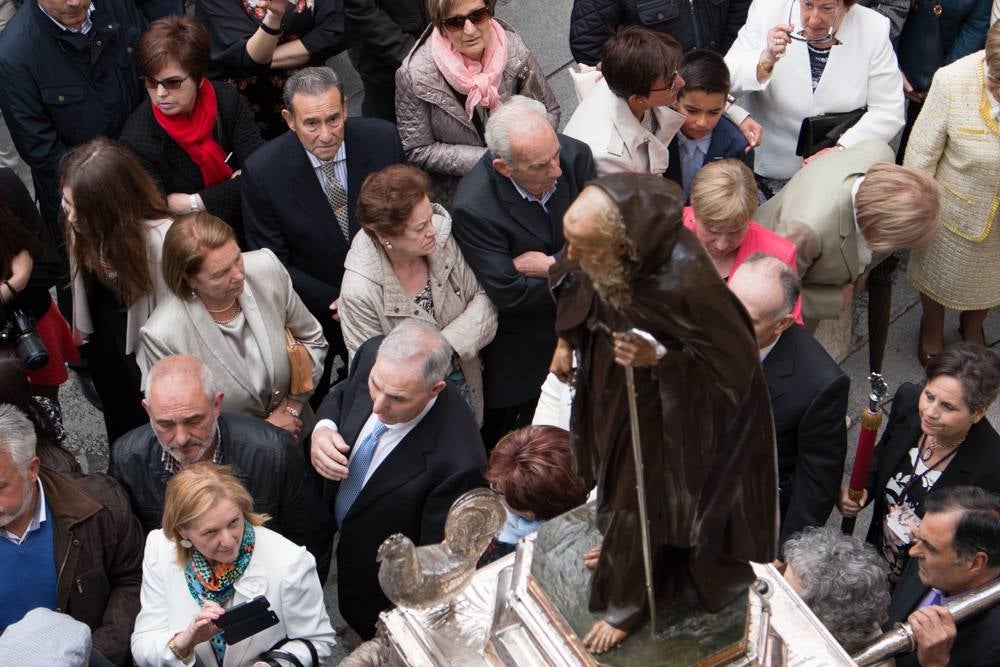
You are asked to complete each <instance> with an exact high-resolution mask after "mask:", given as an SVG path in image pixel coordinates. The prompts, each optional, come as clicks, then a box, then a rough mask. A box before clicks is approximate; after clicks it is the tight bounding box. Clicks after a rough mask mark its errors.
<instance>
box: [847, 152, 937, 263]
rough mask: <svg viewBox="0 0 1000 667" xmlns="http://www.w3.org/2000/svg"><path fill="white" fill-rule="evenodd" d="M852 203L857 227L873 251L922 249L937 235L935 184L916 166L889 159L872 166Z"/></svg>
mask: <svg viewBox="0 0 1000 667" xmlns="http://www.w3.org/2000/svg"><path fill="white" fill-rule="evenodd" d="M854 205H855V210H856V212H857V218H858V228H859V229H860V230H861V233H862V235H863V236H864V237H865V241H867V242H868V247H869V248H871V249H872V251H873V252H877V253H886V252H892V251H893V250H895V249H897V248H925V247H927V246H928V245H929V244H930V243H931V242H932V241H933V240H934V239H935V237H936V236H937V233H938V216H939V213H940V207H939V200H938V185H937V183H935V182H934V179H933V178H931V177H930V176H928V175H927V174H926V173H923V172H920V171H918V170H916V169H908V168H906V167H899V166H897V165H894V164H890V163H888V162H880V163H876V164H874V165H872V166H871V168H869V169H868V171H867V172H865V179H864V181H862V182H861V185H860V186H859V187H858V194H857V196H856V197H855V199H854Z"/></svg>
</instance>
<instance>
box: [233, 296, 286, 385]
mask: <svg viewBox="0 0 1000 667" xmlns="http://www.w3.org/2000/svg"><path fill="white" fill-rule="evenodd" d="M240 307H241V308H242V309H243V316H244V317H245V318H246V321H247V326H248V327H250V331H252V332H253V337H254V340H255V341H257V345H258V346H259V347H260V356H261V358H262V359H263V360H264V366H265V367H266V368H267V376H268V377H269V378H271V384H272V386H273V384H274V369H275V359H274V352H275V351H274V346H272V345H271V332H269V331H268V330H267V326H266V325H265V324H264V317H263V316H262V315H261V313H260V308H259V307H258V306H257V299H256V298H255V297H254V295H253V292H252V291H251V289H250V284H249V283H244V287H243V294H242V296H240ZM274 333H277V332H274ZM282 337H284V332H283V331H282Z"/></svg>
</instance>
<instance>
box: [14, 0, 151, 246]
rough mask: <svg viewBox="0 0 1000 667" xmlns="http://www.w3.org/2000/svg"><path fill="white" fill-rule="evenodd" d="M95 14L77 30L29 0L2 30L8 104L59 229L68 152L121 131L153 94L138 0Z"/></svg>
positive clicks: (49, 219)
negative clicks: (145, 71)
mask: <svg viewBox="0 0 1000 667" xmlns="http://www.w3.org/2000/svg"><path fill="white" fill-rule="evenodd" d="M91 20H92V21H93V26H94V27H93V28H92V29H91V31H90V33H89V34H88V35H80V34H75V33H70V32H67V31H65V30H62V29H61V28H59V26H57V25H56V24H55V23H53V22H52V20H51V19H50V18H49V17H48V16H46V15H45V14H44V13H43V12H42V10H41V9H40V8H39V7H38V3H37V1H36V0H27V2H25V4H24V5H22V6H21V9H20V10H18V12H17V15H16V16H14V18H13V19H11V21H10V23H9V24H8V25H7V28H6V29H5V30H4V31H3V34H2V35H0V108H2V109H3V116H4V120H5V121H6V122H7V127H8V128H9V129H10V135H11V137H12V138H13V139H14V146H15V147H16V148H17V152H18V154H20V156H21V159H23V160H24V161H25V162H26V163H27V164H28V166H30V167H31V173H32V176H33V178H34V181H35V193H36V195H37V196H38V200H39V204H40V208H41V212H42V219H43V220H44V221H45V222H46V224H48V225H50V231H52V232H55V233H56V234H58V229H57V228H56V220H57V219H58V212H59V200H60V195H59V192H58V184H57V178H58V174H57V169H58V167H59V161H60V160H61V159H62V156H63V154H64V153H65V152H66V151H67V150H68V149H69V148H72V147H73V146H76V145H78V144H82V143H84V142H86V141H88V140H90V139H93V138H94V137H96V136H98V135H105V136H109V137H112V138H114V137H117V136H118V133H119V132H120V131H121V129H122V127H124V125H125V121H126V120H128V117H129V115H130V114H131V113H132V110H133V109H135V107H136V106H137V105H138V104H139V102H141V101H142V100H143V99H146V93H145V91H144V90H143V87H142V84H141V83H140V81H139V71H138V70H137V69H136V65H135V58H134V57H133V54H132V52H133V51H134V50H135V46H136V43H137V42H138V41H139V37H140V35H142V32H143V30H144V29H145V27H146V20H145V19H144V18H143V16H142V14H141V13H140V12H139V10H138V8H137V7H136V5H135V3H134V2H132V0H101V1H100V2H98V3H96V4H95V9H94V12H93V14H92V16H91ZM56 238H58V239H61V238H62V236H61V234H58V235H57V236H56Z"/></svg>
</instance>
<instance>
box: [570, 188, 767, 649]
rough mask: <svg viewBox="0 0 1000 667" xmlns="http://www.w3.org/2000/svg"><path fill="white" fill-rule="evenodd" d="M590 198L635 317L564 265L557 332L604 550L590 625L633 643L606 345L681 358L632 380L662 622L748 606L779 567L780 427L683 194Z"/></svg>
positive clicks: (628, 524) (748, 338) (616, 405)
mask: <svg viewBox="0 0 1000 667" xmlns="http://www.w3.org/2000/svg"><path fill="white" fill-rule="evenodd" d="M591 185H595V186H597V187H599V188H600V189H601V190H603V191H604V192H605V193H607V194H608V195H609V196H610V197H611V199H612V200H614V201H615V202H616V203H617V205H618V208H619V210H620V211H621V214H622V217H623V218H624V223H625V229H626V234H627V236H628V238H629V240H630V242H631V246H632V248H631V254H630V256H629V257H627V258H625V259H624V260H623V261H624V263H625V269H626V273H627V276H628V279H629V284H630V287H631V293H632V299H631V303H630V304H628V305H627V306H624V307H623V308H622V309H621V310H617V309H616V308H615V307H613V306H612V305H611V303H609V302H608V301H606V300H605V299H602V298H601V297H600V296H598V294H597V292H596V290H595V289H594V287H593V285H592V283H591V281H590V279H589V278H588V277H587V275H586V274H585V273H584V272H583V271H582V270H581V269H580V268H579V267H578V265H576V263H575V262H573V261H571V260H569V259H567V258H563V259H562V260H560V262H559V263H558V264H556V265H555V266H554V267H553V269H552V273H551V277H552V284H553V292H554V294H555V296H556V300H557V320H556V329H557V330H558V333H559V335H560V336H561V337H563V338H564V339H566V340H567V341H568V342H570V343H571V344H572V345H573V347H574V349H575V350H576V352H577V353H578V354H579V364H580V365H579V368H578V370H577V374H576V384H575V387H576V393H575V397H574V399H573V409H572V417H571V427H570V430H571V434H572V443H573V449H574V456H575V460H576V465H577V469H578V472H579V473H580V475H581V476H582V477H583V478H584V480H586V481H587V482H588V484H595V483H596V484H597V487H598V508H597V521H598V527H599V528H600V530H601V532H602V533H603V534H604V542H603V545H604V546H603V549H602V552H601V557H600V560H599V561H598V564H597V569H596V571H595V573H594V579H593V584H592V587H591V595H590V609H591V611H593V612H595V613H598V614H601V615H603V617H604V619H605V620H607V621H608V622H610V623H611V624H612V625H614V626H616V627H619V628H623V629H627V630H630V629H632V628H633V627H634V626H635V625H637V624H638V622H640V621H641V620H642V618H643V617H644V611H645V606H646V593H645V589H644V582H645V579H644V570H643V562H642V538H641V533H640V524H639V510H638V500H637V495H636V481H635V479H636V475H635V463H634V459H633V456H632V445H631V439H630V430H629V415H628V402H627V400H628V399H627V392H626V382H625V369H624V368H623V367H622V366H620V365H618V364H615V363H614V349H613V340H612V338H611V336H610V333H609V332H610V331H627V330H628V329H630V328H631V327H637V328H639V329H642V330H643V331H647V332H649V333H650V334H652V335H653V336H655V337H656V339H657V340H658V341H660V342H661V343H663V344H664V345H665V346H666V347H667V349H668V352H667V354H666V356H665V357H663V358H662V359H661V360H660V361H659V363H658V364H657V365H656V366H646V367H639V368H636V369H635V383H636V393H637V395H638V406H639V410H638V412H639V426H640V433H641V439H642V456H643V463H644V470H645V472H644V474H645V482H646V498H647V505H648V509H649V519H650V534H651V542H652V551H653V569H654V581H655V590H656V597H657V600H658V604H657V606H658V607H661V608H662V607H665V606H666V605H669V604H671V603H674V602H676V601H679V600H684V601H685V602H688V603H694V604H698V603H699V602H700V604H701V606H702V607H704V608H705V609H707V610H708V611H713V612H714V611H718V610H720V609H721V608H723V607H724V606H726V605H727V604H729V603H730V602H732V601H733V600H734V599H735V598H736V597H737V596H739V595H741V594H743V593H745V592H746V586H747V585H748V584H749V583H750V582H751V581H752V580H753V578H754V577H753V573H752V570H751V568H750V567H749V565H748V564H747V562H748V561H751V560H753V561H758V562H769V561H771V560H773V559H774V558H775V557H776V555H777V535H778V518H777V483H776V461H775V458H776V452H775V443H774V427H773V424H772V420H771V404H770V400H769V398H768V393H767V385H766V383H765V381H764V375H763V371H762V370H761V366H760V361H759V355H758V350H757V344H756V341H755V338H754V332H753V326H752V323H751V321H750V318H749V316H748V315H747V313H746V311H745V310H744V309H743V307H742V305H741V304H740V302H739V301H738V300H737V298H736V297H735V296H734V295H733V293H732V292H730V290H729V288H728V287H726V285H725V283H724V282H723V281H722V279H721V278H719V275H718V273H717V271H716V269H715V267H714V265H713V264H712V261H711V259H710V258H709V257H708V255H707V254H706V252H705V251H704V249H703V248H702V246H701V244H700V243H699V241H698V239H697V238H696V237H695V236H694V235H693V234H692V233H691V232H690V231H688V230H687V229H685V228H684V225H683V224H682V222H681V208H682V206H683V202H684V195H683V193H682V192H681V190H680V188H678V187H677V186H676V185H675V184H673V183H671V182H670V181H667V180H665V179H663V178H660V177H656V176H648V175H637V174H613V175H609V176H605V177H603V178H599V179H597V180H596V181H594V182H592V183H591Z"/></svg>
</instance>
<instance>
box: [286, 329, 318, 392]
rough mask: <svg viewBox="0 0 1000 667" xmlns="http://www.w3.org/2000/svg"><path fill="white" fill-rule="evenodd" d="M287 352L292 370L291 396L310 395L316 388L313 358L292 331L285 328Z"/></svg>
mask: <svg viewBox="0 0 1000 667" xmlns="http://www.w3.org/2000/svg"><path fill="white" fill-rule="evenodd" d="M285 350H287V351H288V365H289V366H291V368H292V379H291V382H290V383H289V387H288V393H289V395H291V396H299V395H301V394H308V393H309V392H311V391H312V390H314V389H315V388H316V383H315V382H313V377H312V357H310V356H309V350H307V349H306V346H305V345H303V344H302V342H301V341H299V340H296V338H295V335H294V334H293V333H292V330H291V329H288V328H287V327H286V328H285Z"/></svg>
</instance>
